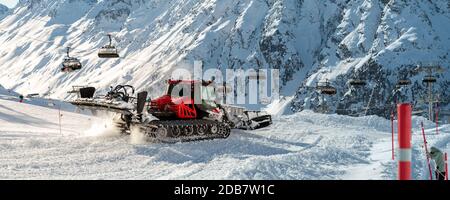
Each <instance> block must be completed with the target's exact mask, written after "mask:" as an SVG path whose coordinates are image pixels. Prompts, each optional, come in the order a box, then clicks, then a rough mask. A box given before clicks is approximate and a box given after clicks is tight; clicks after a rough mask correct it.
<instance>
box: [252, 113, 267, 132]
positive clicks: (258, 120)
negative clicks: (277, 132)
mask: <svg viewBox="0 0 450 200" xmlns="http://www.w3.org/2000/svg"><path fill="white" fill-rule="evenodd" d="M251 122H252V124H250V126H251V127H252V129H253V130H255V129H261V128H265V127H268V126H270V125H271V124H272V116H271V115H262V116H259V117H255V118H252V119H251ZM253 125H254V126H253Z"/></svg>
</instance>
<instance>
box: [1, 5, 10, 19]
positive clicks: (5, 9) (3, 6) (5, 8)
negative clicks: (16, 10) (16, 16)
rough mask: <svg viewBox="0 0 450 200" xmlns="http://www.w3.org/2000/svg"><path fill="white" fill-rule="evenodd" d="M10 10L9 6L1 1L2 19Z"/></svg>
mask: <svg viewBox="0 0 450 200" xmlns="http://www.w3.org/2000/svg"><path fill="white" fill-rule="evenodd" d="M8 11H9V8H8V7H6V6H5V5H3V4H1V3H0V20H2V19H3V18H4V17H6V14H7V12H8Z"/></svg>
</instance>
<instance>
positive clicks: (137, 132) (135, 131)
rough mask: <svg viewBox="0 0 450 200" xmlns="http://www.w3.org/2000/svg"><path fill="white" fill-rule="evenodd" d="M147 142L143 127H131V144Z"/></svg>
mask: <svg viewBox="0 0 450 200" xmlns="http://www.w3.org/2000/svg"><path fill="white" fill-rule="evenodd" d="M146 142H147V141H146V136H145V134H144V133H143V132H142V131H141V129H140V128H139V127H136V126H134V127H131V134H130V143H131V144H145V143H146Z"/></svg>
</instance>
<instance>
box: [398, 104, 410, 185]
mask: <svg viewBox="0 0 450 200" xmlns="http://www.w3.org/2000/svg"><path fill="white" fill-rule="evenodd" d="M411 110H412V108H411V104H408V103H404V104H398V105H397V121H398V144H399V148H400V152H399V155H400V159H399V162H398V178H399V180H411Z"/></svg>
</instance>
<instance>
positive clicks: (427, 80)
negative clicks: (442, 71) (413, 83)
mask: <svg viewBox="0 0 450 200" xmlns="http://www.w3.org/2000/svg"><path fill="white" fill-rule="evenodd" d="M436 81H437V80H436V77H434V76H431V75H427V76H425V77H424V78H423V79H422V82H423V83H427V84H428V83H436Z"/></svg>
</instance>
